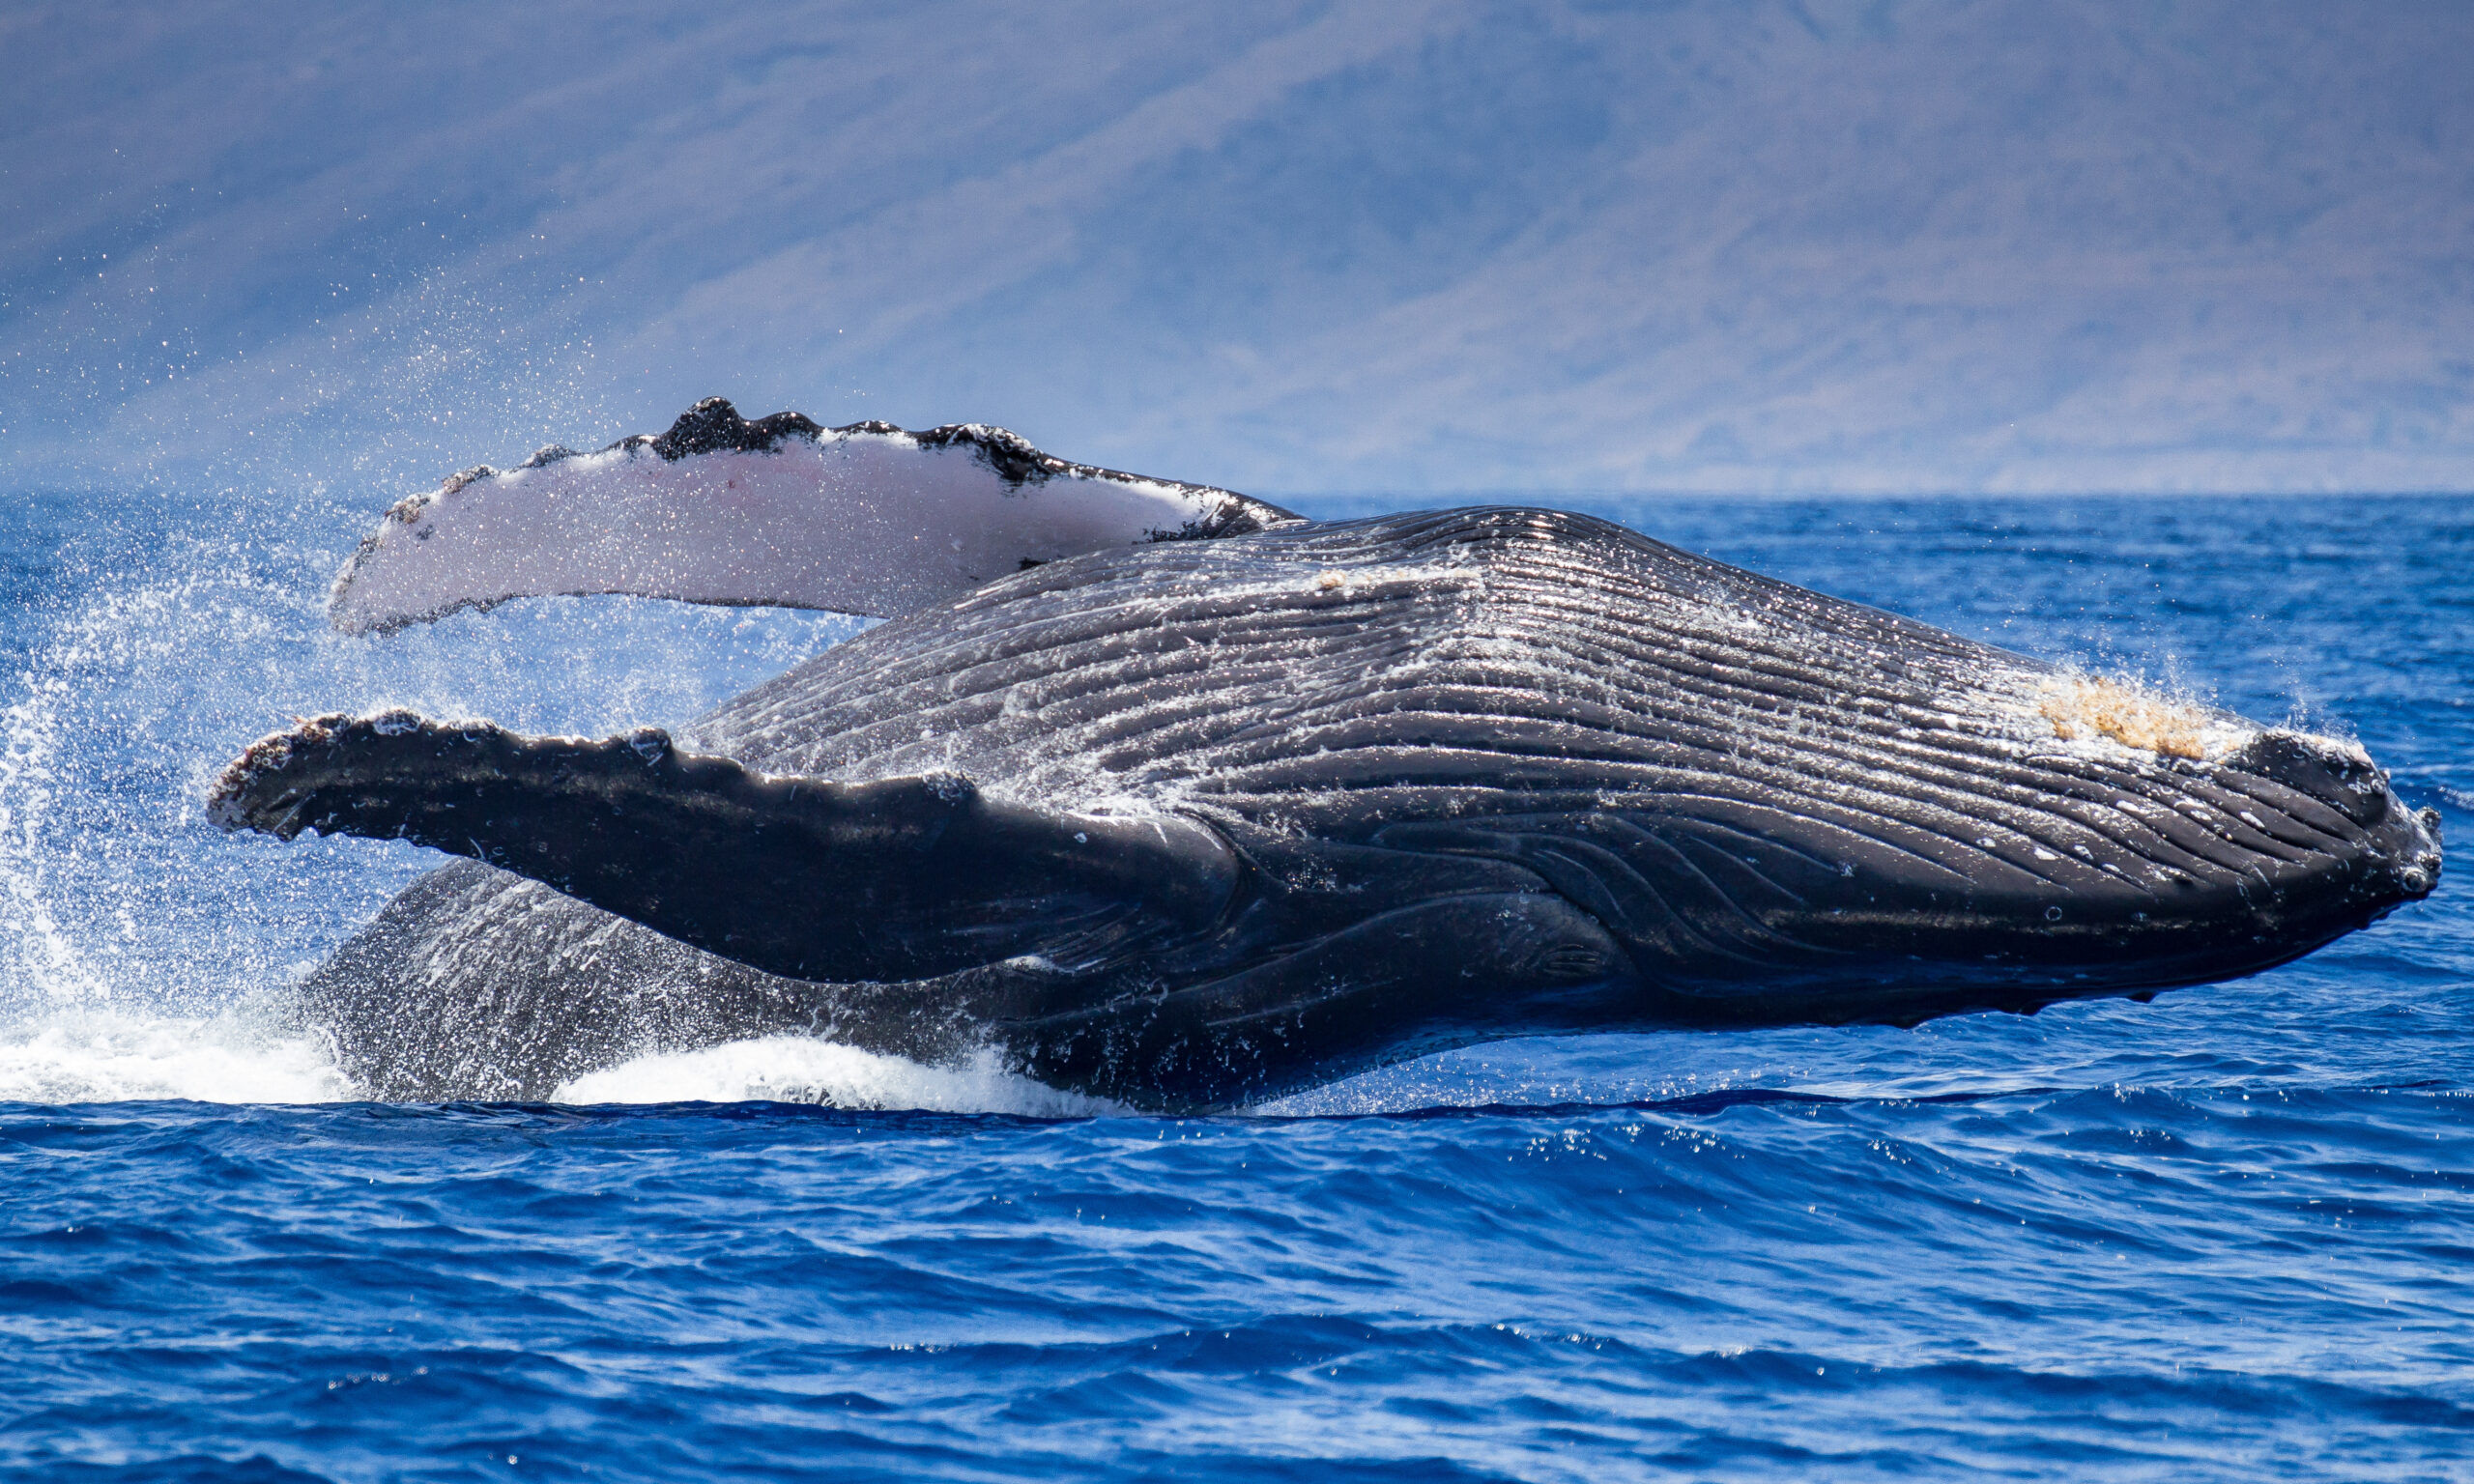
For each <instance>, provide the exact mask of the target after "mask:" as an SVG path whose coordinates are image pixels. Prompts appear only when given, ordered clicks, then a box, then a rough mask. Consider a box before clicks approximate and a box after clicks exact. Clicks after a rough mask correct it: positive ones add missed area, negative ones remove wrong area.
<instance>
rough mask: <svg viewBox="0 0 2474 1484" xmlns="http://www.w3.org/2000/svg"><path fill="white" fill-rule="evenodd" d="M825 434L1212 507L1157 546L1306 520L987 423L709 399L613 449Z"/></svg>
mask: <svg viewBox="0 0 2474 1484" xmlns="http://www.w3.org/2000/svg"><path fill="white" fill-rule="evenodd" d="M827 433H874V434H880V435H898V436H901V437H906V438H909V439H911V440H913V441H914V442H917V443H918V444H919V445H920V446H921V447H923V448H964V449H967V450H968V451H969V452H970V454H971V456H972V457H974V458H976V459H978V460H979V461H980V462H981V463H983V464H985V465H987V466H988V467H989V468H990V469H991V470H992V471H995V474H996V477H998V478H999V479H1002V480H1004V481H1005V483H1006V484H1007V485H1009V486H1011V487H1012V488H1014V489H1016V490H1020V489H1022V488H1023V487H1025V486H1037V485H1042V484H1046V483H1047V482H1048V481H1050V479H1054V478H1057V477H1058V476H1060V475H1063V476H1066V477H1070V478H1078V479H1105V480H1108V481H1111V482H1114V483H1119V484H1157V485H1163V486H1165V487H1166V488H1169V489H1175V490H1183V491H1186V492H1188V493H1189V494H1192V495H1194V496H1196V497H1198V498H1203V499H1208V500H1209V501H1210V509H1209V513H1208V514H1206V515H1204V516H1203V517H1201V518H1200V519H1198V520H1192V521H1187V522H1185V523H1184V525H1183V526H1181V527H1180V528H1178V529H1176V530H1156V531H1153V532H1152V533H1151V539H1152V540H1154V541H1189V540H1211V539H1215V538H1217V537H1221V536H1245V535H1251V534H1253V533H1254V532H1255V531H1258V530H1268V529H1269V528H1272V527H1274V526H1281V525H1286V524H1288V523H1290V522H1292V521H1299V520H1303V519H1305V517H1303V516H1301V515H1299V514H1297V513H1296V512H1295V511H1292V510H1283V509H1281V508H1280V506H1278V505H1275V504H1273V503H1272V502H1271V501H1269V500H1264V499H1254V498H1253V497H1252V496H1251V495H1240V494H1238V493H1236V492H1235V491H1233V490H1223V489H1220V488H1218V487H1216V486H1213V485H1207V484H1193V483H1190V482H1188V481H1186V480H1182V479H1156V478H1153V477H1152V476H1150V475H1148V474H1129V473H1126V472H1124V471H1121V470H1114V469H1102V468H1101V467H1099V466H1098V465H1096V464H1076V463H1074V462H1072V461H1071V460H1067V459H1060V458H1058V457H1057V456H1056V455H1054V454H1052V453H1043V452H1041V451H1040V450H1039V449H1038V448H1036V447H1033V446H1032V444H1031V442H1030V440H1028V439H1026V438H1024V437H1022V436H1021V434H1019V433H1015V432H1012V431H1010V430H1008V429H1005V428H999V427H992V426H991V425H989V424H987V423H982V422H949V423H945V424H943V425H941V426H938V427H934V428H928V429H925V430H923V431H921V432H917V433H908V432H905V430H904V429H902V428H900V427H897V426H896V425H894V424H893V423H890V422H874V421H871V422H854V423H850V424H849V425H847V426H844V427H839V428H826V427H823V426H822V425H820V424H819V423H818V422H817V421H816V420H815V419H814V418H811V417H809V416H807V415H805V414H800V413H775V414H772V415H771V416H769V417H756V418H748V417H742V416H740V415H739V411H738V409H737V408H736V407H734V406H733V405H731V401H730V399H729V398H727V397H706V398H705V400H704V401H702V402H699V403H697V404H696V405H695V406H694V407H691V408H689V409H688V410H687V411H685V412H683V413H681V414H678V420H677V421H676V422H674V423H672V424H671V425H670V430H669V431H668V432H665V433H662V434H660V435H658V436H656V437H648V438H639V439H634V440H629V439H621V440H619V442H618V443H613V444H612V445H611V446H612V447H614V448H615V447H619V446H621V445H623V444H627V443H630V442H637V443H641V445H642V446H644V447H646V448H649V449H650V450H651V451H652V452H654V453H656V454H659V455H660V456H661V457H662V458H664V459H667V460H671V461H674V462H676V460H679V459H683V458H687V457H690V456H691V455H694V454H699V453H711V452H715V451H717V450H730V451H744V452H753V453H769V452H771V451H772V450H773V449H775V448H777V447H779V446H780V445H781V443H782V442H783V441H784V440H785V439H791V438H800V439H805V440H807V441H808V442H815V441H817V440H818V439H820V438H822V437H823V436H824V435H825V434H827ZM545 451H546V450H545ZM536 457H537V456H536ZM490 472H493V473H495V472H497V471H495V470H493V471H490ZM459 477H461V476H459Z"/></svg>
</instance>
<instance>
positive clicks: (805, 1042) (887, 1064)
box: [550, 1036, 1122, 1118]
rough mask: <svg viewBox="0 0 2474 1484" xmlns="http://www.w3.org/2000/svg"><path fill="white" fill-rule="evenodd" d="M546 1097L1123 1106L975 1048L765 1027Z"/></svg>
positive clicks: (1058, 1109)
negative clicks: (872, 1044) (961, 1061)
mask: <svg viewBox="0 0 2474 1484" xmlns="http://www.w3.org/2000/svg"><path fill="white" fill-rule="evenodd" d="M550 1100H551V1101H553V1102H567V1103H610V1102H745V1101H772V1102H813V1103H820V1104H823V1105H824V1106H826V1107H835V1108H869V1109H893V1108H919V1109H925V1110H928V1111H932V1112H939V1113H1019V1114H1022V1115H1025V1116H1027V1117H1033V1118H1079V1117H1090V1116H1093V1115H1097V1114H1105V1113H1113V1112H1119V1111H1122V1109H1121V1108H1120V1107H1119V1106H1118V1105H1117V1104H1115V1103H1112V1102H1109V1101H1108V1100H1106V1099H1099V1098H1086V1097H1083V1096H1081V1095H1080V1094H1078V1093H1069V1092H1063V1091H1060V1090H1058V1089H1056V1088H1053V1087H1050V1086H1047V1085H1046V1084H1044V1083H1039V1082H1034V1081H1032V1080H1031V1079H1030V1078H1028V1077H1025V1076H1021V1075H1020V1074H1018V1073H1015V1072H1009V1071H1006V1070H1002V1069H1000V1068H999V1067H998V1066H997V1065H996V1060H995V1058H994V1057H993V1056H992V1055H990V1054H988V1053H984V1052H983V1053H982V1054H981V1055H979V1056H978V1057H976V1058H974V1059H973V1060H972V1061H970V1062H969V1063H968V1064H966V1065H964V1066H962V1067H958V1068H942V1067H926V1066H922V1065H920V1064H919V1063H917V1062H912V1061H906V1060H904V1059H903V1058H901V1057H898V1056H879V1055H877V1054H876V1053H874V1052H869V1051H862V1050H859V1049H858V1048H856V1047H854V1046H845V1045H837V1044H835V1043H834V1042H826V1041H816V1040H812V1039H810V1038H808V1037H804V1036H766V1037H762V1038H759V1039H757V1040H753V1041H734V1042H725V1043H723V1044H721V1045H718V1046H706V1047H704V1048H703V1049H701V1050H696V1051H672V1052H662V1053H657V1054H654V1055H650V1056H640V1057H638V1058H636V1059H635V1060H634V1061H631V1062H626V1063H622V1064H621V1065H619V1066H617V1067H612V1068H609V1069H607V1070H602V1071H594V1072H588V1073H586V1074H585V1075H583V1076H581V1077H577V1078H575V1079H574V1080H573V1081H570V1082H568V1083H566V1084H565V1085H563V1086H561V1088H560V1089H559V1090H558V1091H557V1092H555V1093H553V1094H551V1096H550Z"/></svg>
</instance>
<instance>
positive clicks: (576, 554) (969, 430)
mask: <svg viewBox="0 0 2474 1484" xmlns="http://www.w3.org/2000/svg"><path fill="white" fill-rule="evenodd" d="M1294 519H1296V517H1294V516H1292V515H1291V514H1289V512H1287V511H1285V510H1282V509H1280V507H1279V506H1277V505H1271V504H1266V503H1264V502H1263V501H1261V500H1258V499H1249V498H1248V497H1246V496H1243V495H1237V494H1232V493H1231V492H1229V491H1227V490H1219V489H1213V488H1211V487H1209V486H1207V485H1199V484H1187V483H1183V482H1181V481H1178V480H1173V479H1150V478H1145V477H1143V476H1141V475H1138V474H1126V473H1119V472H1117V471H1114V470H1107V469H1096V468H1093V467H1091V466H1089V465H1086V464H1073V463H1069V462H1067V461H1066V460H1063V459H1059V458H1054V457H1051V456H1050V455H1049V454H1045V453H1042V452H1041V451H1040V450H1038V449H1037V448H1034V447H1032V446H1031V445H1030V444H1029V443H1027V442H1023V441H1022V440H1021V439H1020V438H1018V437H1016V436H1015V435H1013V434H1011V433H1008V432H1006V431H1005V430H1004V429H1002V428H992V427H984V426H981V425H979V424H976V423H958V424H954V425H951V426H948V427H941V428H931V429H929V430H928V431H926V432H923V433H906V432H904V431H903V430H902V429H900V428H897V427H895V426H893V425H892V424H891V423H882V422H863V423H853V424H851V425H850V426H849V427H847V428H822V427H819V426H818V425H817V424H816V423H815V422H813V421H811V420H809V419H808V418H806V417H802V416H800V415H799V414H796V413H777V414H773V415H772V416H770V417H760V418H757V419H755V420H753V421H750V420H748V419H746V418H742V417H741V416H739V414H738V413H737V412H736V410H734V408H732V406H731V405H730V404H729V403H728V402H725V401H723V400H721V399H720V398H718V397H715V398H711V399H708V400H706V401H704V402H700V403H698V404H697V405H696V406H695V407H693V408H691V409H689V410H688V411H687V413H686V414H684V415H682V416H681V417H680V418H679V419H678V421H677V422H676V424H674V425H673V426H672V427H671V429H670V431H669V432H667V433H664V434H662V435H661V436H659V437H657V438H656V437H651V436H644V437H638V438H629V439H622V440H620V441H619V442H615V443H613V444H611V445H610V446H609V447H607V448H604V449H602V450H601V451H600V452H598V453H575V452H572V451H571V450H568V449H565V448H545V449H543V450H542V451H541V452H539V453H536V454H534V455H533V456H532V458H531V459H528V460H526V461H525V463H524V464H523V465H522V466H520V467H518V468H515V469H510V470H496V469H488V468H481V469H473V470H467V471H464V472H463V473H460V474H457V475H455V476H454V477H453V478H450V479H448V480H446V482H445V483H444V484H442V485H441V486H440V487H439V488H438V489H436V490H432V491H428V492H425V493H423V494H419V495H416V496H413V497H412V498H410V499H406V500H404V501H402V502H401V503H399V504H397V505H396V506H395V507H394V508H393V509H392V510H389V511H388V512H387V516H386V518H385V519H384V520H382V521H381V522H379V525H378V528H377V529H376V530H374V531H372V532H371V533H370V534H369V535H368V536H367V537H365V538H363V540H362V541H361V543H360V550H359V551H358V552H356V553H354V554H353V557H352V558H351V559H350V560H348V561H347V562H345V563H344V567H343V570H342V572H341V573H339V574H337V576H336V578H335V585H334V593H333V597H332V600H331V604H330V607H329V613H330V615H331V617H332V619H333V621H334V624H335V626H336V627H337V628H340V629H343V630H346V631H347V632H352V633H360V632H364V631H367V630H372V629H389V628H397V627H400V626H402V625H405V624H409V623H419V622H424V621H427V620H429V619H432V618H437V617H440V616H442V615H444V614H450V613H453V612H455V611H456V610H458V609H464V608H487V607H490V606H491V605H493V604H496V603H503V602H505V601H507V600H509V599H512V598H523V597H540V596H548V595H554V594H581V593H633V594H636V595H638V596H642V597H654V598H677V599H682V600H684V601H687V602H690V603H721V604H736V605H754V604H779V605H783V606H786V607H791V608H815V609H825V610H829V611H831V612H834V613H844V614H874V615H876V616H878V617H889V616H891V615H893V614H903V613H908V612H909V611H911V610H912V609H915V608H921V607H924V606H926V605H928V604H931V603H935V602H938V601H942V600H949V599H952V598H956V597H960V596H961V595H962V594H964V593H965V592H968V591H970V590H971V589H972V588H974V587H977V586H978V585H981V584H982V583H986V582H990V581H992V580H993V579H996V578H999V577H1003V576H1006V575H1007V574H1009V573H1013V572H1019V571H1021V570H1022V569H1023V568H1024V567H1026V566H1036V565H1039V564H1041V563H1044V562H1049V561H1055V560H1058V559H1060V558H1062V557H1077V556H1080V555H1081V554H1083V553H1085V552H1095V551H1100V550H1103V549H1106V548H1108V547H1119V546H1131V545H1139V544H1141V543H1144V542H1148V541H1156V540H1176V539H1185V538H1188V537H1194V536H1220V535H1239V534H1243V533H1245V532H1247V531H1251V530H1258V529H1261V528H1264V527H1266V526H1271V525H1278V524H1280V523H1281V522H1284V521H1289V520H1294Z"/></svg>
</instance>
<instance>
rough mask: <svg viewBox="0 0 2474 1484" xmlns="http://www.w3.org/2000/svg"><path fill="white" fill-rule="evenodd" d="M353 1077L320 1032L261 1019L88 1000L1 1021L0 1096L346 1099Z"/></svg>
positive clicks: (35, 1098)
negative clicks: (130, 1009) (275, 1026)
mask: <svg viewBox="0 0 2474 1484" xmlns="http://www.w3.org/2000/svg"><path fill="white" fill-rule="evenodd" d="M355 1096H357V1093H356V1091H355V1089H354V1087H353V1084H352V1080H351V1079H350V1078H349V1077H346V1076H345V1075H344V1074H343V1072H341V1071H340V1070H337V1069H336V1067H335V1065H334V1063H333V1062H332V1061H331V1060H330V1059H329V1057H328V1055H327V1049H326V1047H325V1045H324V1044H323V1043H321V1042H319V1041H318V1039H317V1038H315V1037H313V1036H308V1035H302V1034H298V1033H293V1034H285V1033H281V1032H274V1031H271V1030H270V1029H269V1028H268V1027H267V1026H266V1025H265V1023H264V1022H263V1021H262V1020H261V1019H259V1018H257V1017H253V1016H250V1015H247V1014H243V1013H227V1014H221V1015H215V1016H209V1017H203V1018H189V1017H184V1016H179V1015H159V1014H149V1013H143V1012H138V1013H127V1012H122V1011H118V1010H113V1009H108V1008H101V1007H93V1006H82V1007H77V1008H73V1009H64V1010H57V1011H53V1012H50V1013H38V1014H34V1015H29V1016H24V1017H21V1018H19V1019H16V1020H13V1021H10V1022H8V1023H6V1024H0V1102H40V1103H64V1102H123V1101H137V1100H145V1099H193V1100H196V1101H199V1102H339V1101H344V1100H346V1099H351V1098H354V1097H355Z"/></svg>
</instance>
